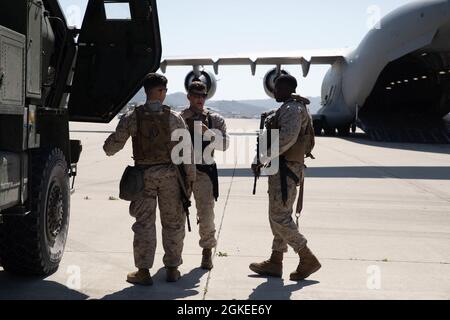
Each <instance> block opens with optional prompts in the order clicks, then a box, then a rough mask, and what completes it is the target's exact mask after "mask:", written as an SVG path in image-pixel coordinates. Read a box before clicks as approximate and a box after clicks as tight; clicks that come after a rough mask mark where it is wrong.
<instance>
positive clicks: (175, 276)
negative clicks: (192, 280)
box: [166, 267, 181, 282]
mask: <svg viewBox="0 0 450 320" xmlns="http://www.w3.org/2000/svg"><path fill="white" fill-rule="evenodd" d="M180 278H181V273H180V271H178V268H177V267H168V268H167V269H166V280H167V282H177V281H178V280H180Z"/></svg>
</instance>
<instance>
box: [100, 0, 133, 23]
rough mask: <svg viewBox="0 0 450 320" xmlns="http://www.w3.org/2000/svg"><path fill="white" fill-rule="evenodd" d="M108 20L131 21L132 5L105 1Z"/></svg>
mask: <svg viewBox="0 0 450 320" xmlns="http://www.w3.org/2000/svg"><path fill="white" fill-rule="evenodd" d="M105 13H106V20H131V12H130V4H129V3H128V2H109V1H105Z"/></svg>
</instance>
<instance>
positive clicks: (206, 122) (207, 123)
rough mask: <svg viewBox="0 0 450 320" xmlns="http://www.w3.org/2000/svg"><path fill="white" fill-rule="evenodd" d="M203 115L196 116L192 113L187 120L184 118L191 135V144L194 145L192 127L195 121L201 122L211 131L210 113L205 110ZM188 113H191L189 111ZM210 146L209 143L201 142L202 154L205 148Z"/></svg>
mask: <svg viewBox="0 0 450 320" xmlns="http://www.w3.org/2000/svg"><path fill="white" fill-rule="evenodd" d="M205 111H206V112H205V113H203V114H197V113H194V114H193V115H192V116H190V117H189V118H186V125H187V126H188V128H189V133H190V134H191V139H192V143H194V126H195V122H196V121H201V122H202V123H203V124H204V125H205V126H207V127H208V129H213V127H212V119H211V113H210V112H209V111H207V110H205ZM188 112H193V111H189V110H188ZM210 144H211V142H210V141H202V152H203V151H205V149H206V147H207V146H209V145H210Z"/></svg>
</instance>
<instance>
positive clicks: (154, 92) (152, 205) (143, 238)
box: [103, 74, 195, 285]
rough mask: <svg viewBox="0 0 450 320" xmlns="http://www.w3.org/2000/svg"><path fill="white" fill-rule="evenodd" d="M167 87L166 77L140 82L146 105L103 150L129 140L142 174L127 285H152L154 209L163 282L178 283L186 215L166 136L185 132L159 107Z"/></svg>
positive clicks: (191, 171) (133, 209)
mask: <svg viewBox="0 0 450 320" xmlns="http://www.w3.org/2000/svg"><path fill="white" fill-rule="evenodd" d="M166 84H167V80H166V79H165V77H163V76H161V75H157V74H150V75H149V76H148V77H147V79H146V80H145V82H144V87H145V90H146V93H147V96H148V101H147V103H146V104H145V105H142V106H139V107H137V108H136V109H135V110H133V111H130V112H128V113H127V114H126V115H124V116H123V117H122V118H121V120H120V122H119V124H118V126H117V128H116V131H115V132H114V133H113V134H111V135H110V136H109V137H108V138H107V140H106V141H105V144H104V147H103V149H104V151H105V153H106V154H107V155H108V156H112V155H114V154H116V153H117V152H118V151H120V150H121V149H122V148H123V147H124V146H125V144H126V142H127V140H128V138H129V137H132V140H133V158H134V161H135V165H136V166H137V167H140V168H141V169H142V170H143V174H144V181H145V183H144V184H145V190H144V195H143V196H142V198H140V199H138V200H136V201H133V202H131V204H130V215H131V216H132V217H133V218H135V219H136V222H135V223H134V224H133V227H132V230H133V231H134V242H133V252H134V260H135V265H136V267H137V268H138V271H137V272H133V273H130V274H129V275H128V278H127V280H128V281H129V282H131V283H134V284H143V285H151V284H152V283H153V281H152V278H151V276H150V272H149V269H151V268H152V267H153V262H154V257H155V251H156V226H155V220H156V207H157V204H158V206H159V211H160V217H161V224H162V241H163V247H164V252H165V254H164V258H163V262H164V265H165V266H166V268H167V281H169V282H174V281H177V280H178V279H179V277H180V276H181V275H180V273H179V271H178V267H179V266H180V265H181V264H182V251H183V241H184V237H185V223H186V216H185V214H184V212H183V208H182V203H181V198H180V187H179V184H178V180H177V175H176V169H175V166H174V165H173V164H172V161H171V150H172V148H173V146H174V145H175V144H176V142H172V141H171V133H172V132H173V131H174V130H176V129H186V125H185V123H184V121H183V119H182V118H181V117H180V115H179V114H178V113H176V112H173V111H171V110H170V108H169V107H166V106H164V105H163V104H162V102H163V101H164V99H165V96H166V91H167V89H166ZM184 166H185V171H186V175H187V180H188V181H191V183H192V182H193V181H194V180H195V167H194V166H192V165H189V164H186V165H184Z"/></svg>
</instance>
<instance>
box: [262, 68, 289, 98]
mask: <svg viewBox="0 0 450 320" xmlns="http://www.w3.org/2000/svg"><path fill="white" fill-rule="evenodd" d="M288 74H289V72H287V71H285V70H281V71H280V72H278V70H277V68H274V69H272V70H270V71H269V72H267V73H266V75H265V76H264V91H266V94H267V95H268V96H269V97H271V98H274V94H273V91H274V90H275V80H276V79H277V78H278V77H279V76H280V75H288Z"/></svg>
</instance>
